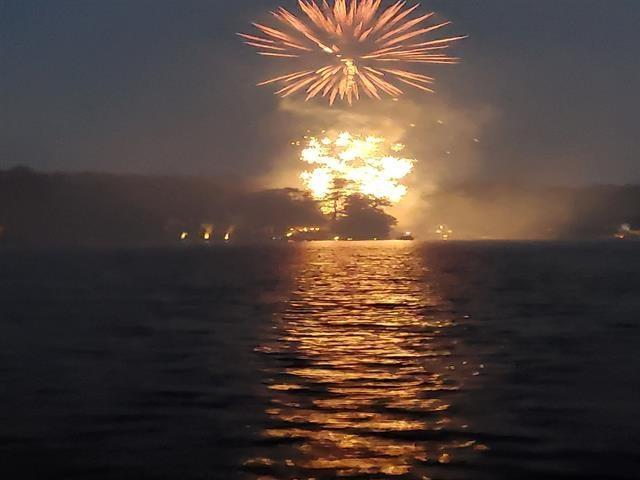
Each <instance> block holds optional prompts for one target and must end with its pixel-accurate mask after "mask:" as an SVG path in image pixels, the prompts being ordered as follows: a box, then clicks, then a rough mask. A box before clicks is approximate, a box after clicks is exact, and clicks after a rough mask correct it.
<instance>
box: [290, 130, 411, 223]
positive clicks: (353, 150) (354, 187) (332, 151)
mask: <svg viewBox="0 0 640 480" xmlns="http://www.w3.org/2000/svg"><path fill="white" fill-rule="evenodd" d="M403 148H404V146H403V145H400V144H394V145H389V144H388V143H387V142H386V140H385V139H384V138H381V137H375V136H369V137H362V136H357V135H351V134H350V133H346V132H345V133H341V134H340V135H338V136H337V137H336V138H330V137H324V138H322V139H319V138H316V137H312V138H310V139H309V142H308V145H307V147H306V148H305V149H304V150H303V151H302V160H303V161H304V162H305V163H307V164H309V165H311V166H312V167H313V169H312V170H308V171H305V172H303V173H302V175H301V178H302V181H303V182H304V184H305V186H306V187H307V188H308V189H309V190H310V191H311V193H312V195H313V197H314V198H315V199H316V200H319V201H321V202H322V204H323V210H324V211H325V213H330V212H335V210H336V202H342V201H344V200H345V199H346V198H347V197H349V196H351V195H362V196H365V197H368V198H370V199H372V200H375V201H378V202H380V203H392V204H393V203H398V202H399V201H400V200H401V199H402V198H403V197H404V196H405V195H406V194H407V187H406V186H404V185H402V183H401V182H402V180H403V179H404V178H405V177H406V176H407V175H409V173H411V171H412V170H413V165H414V163H415V161H414V160H411V159H407V158H399V157H396V156H393V155H392V154H390V153H389V151H392V152H394V153H398V152H400V151H402V150H403Z"/></svg>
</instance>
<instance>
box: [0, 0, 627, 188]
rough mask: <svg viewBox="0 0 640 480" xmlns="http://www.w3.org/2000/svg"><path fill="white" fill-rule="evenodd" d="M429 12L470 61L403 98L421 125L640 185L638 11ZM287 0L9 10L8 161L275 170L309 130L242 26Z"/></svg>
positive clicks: (579, 173) (470, 2)
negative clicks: (445, 120)
mask: <svg viewBox="0 0 640 480" xmlns="http://www.w3.org/2000/svg"><path fill="white" fill-rule="evenodd" d="M283 3H284V4H286V5H289V6H292V2H290V1H283ZM423 3H424V4H425V8H433V9H435V10H437V11H438V12H439V14H441V15H442V16H443V17H446V18H450V19H452V20H454V23H455V24H454V27H452V30H451V33H456V34H457V33H466V34H469V35H470V36H471V38H470V39H469V40H467V41H465V42H464V43H463V44H460V45H459V46H458V47H457V49H456V53H459V54H460V55H461V56H462V57H463V59H464V64H463V65H460V66H455V67H444V68H437V69H436V70H435V74H436V77H437V79H438V85H437V89H438V93H437V96H435V97H434V96H426V95H420V94H416V95H411V96H409V97H408V98H407V99H405V100H403V102H415V104H413V103H412V104H411V105H412V107H416V108H417V109H418V110H419V112H423V113H424V119H425V122H424V124H422V125H420V124H419V125H418V127H417V128H418V129H420V128H431V127H430V122H431V121H432V118H431V117H430V115H429V112H430V111H432V110H435V109H436V108H437V109H440V110H441V109H443V108H444V109H445V110H446V111H450V112H457V115H452V118H457V119H458V120H454V122H455V121H464V122H469V123H470V124H472V126H473V128H472V129H471V130H473V131H474V132H475V133H476V134H477V136H478V137H479V139H480V143H478V144H477V147H476V148H475V150H474V151H473V152H471V153H470V152H469V151H466V152H465V154H464V155H465V157H467V158H466V159H465V165H469V164H473V170H474V172H475V173H476V174H479V175H482V176H485V177H499V178H503V177H507V178H516V179H519V178H528V179H536V180H539V181H545V182H553V183H594V182H597V183H603V182H606V183H609V182H613V183H630V182H640V166H639V165H640V163H639V162H638V161H639V160H640V133H639V129H638V126H637V125H638V121H637V114H636V112H638V110H639V107H640V94H639V93H638V88H639V87H640V60H639V58H640V28H639V25H640V1H638V0H437V1H436V0H434V1H426V2H423ZM276 4H277V3H276V2H274V1H272V0H228V1H221V0H73V1H72V0H56V1H51V0H0V107H1V108H0V168H7V167H11V166H14V165H17V164H23V165H29V166H31V167H34V168H37V169H46V170H99V171H114V172H141V173H184V174H207V175H223V174H227V173H229V174H234V175H251V176H253V175H261V174H264V173H266V172H268V171H269V170H270V169H272V168H273V165H274V163H277V161H276V160H275V159H276V158H277V157H278V155H279V152H282V148H283V145H288V144H289V141H290V140H291V139H292V138H293V137H292V136H293V135H298V134H300V131H299V129H300V128H301V123H300V121H299V119H296V117H295V115H294V114H293V113H292V112H291V111H290V110H286V109H283V108H282V106H281V105H280V103H279V101H278V99H276V98H275V97H274V96H272V95H271V91H270V90H269V89H268V88H261V89H258V88H255V87H254V86H253V85H254V84H255V83H256V82H257V81H258V80H260V79H262V77H264V76H265V75H266V74H267V72H266V71H265V70H267V69H271V68H273V64H272V63H270V62H268V61H265V60H264V59H261V58H258V57H257V56H256V55H254V53H253V52H252V51H251V50H250V49H249V48H246V47H244V46H243V45H242V44H241V42H240V41H239V39H238V38H237V37H236V36H235V35H234V33H235V32H237V31H243V30H244V31H247V30H249V27H248V26H247V24H248V22H249V21H251V20H253V19H257V18H260V17H261V16H263V14H264V11H265V10H267V9H268V8H270V7H273V6H274V5H276ZM405 104H406V103H405ZM385 105H386V104H383V105H380V106H374V107H373V108H375V109H377V110H378V111H380V110H381V109H382V110H383V109H384V108H385ZM436 105H437V107H436ZM316 106H317V107H321V106H322V103H320V104H317V105H316ZM369 108H370V106H367V105H366V104H363V105H360V106H356V107H354V109H353V110H354V111H356V112H358V111H363V112H364V111H368V109H369ZM358 109H361V110H358ZM478 111H482V112H491V113H490V114H488V115H485V114H483V115H480V116H479V117H478V116H476V115H475V114H472V113H468V112H478ZM480 117H481V119H479V118H480ZM427 119H428V120H427ZM460 119H462V120H460ZM476 123H477V125H476ZM425 124H426V126H425ZM456 127H457V126H456V125H452V126H451V128H453V129H456ZM465 131H467V130H465ZM432 135H433V132H431V136H430V135H429V134H428V132H426V131H425V132H424V135H422V133H421V131H420V130H417V133H414V134H413V137H412V139H411V141H412V142H416V141H420V139H424V140H423V141H424V142H427V141H428V140H427V139H429V138H432ZM444 136H446V134H443V135H441V137H444ZM447 138H449V139H450V142H451V145H450V146H448V147H446V148H450V149H453V150H454V151H455V148H456V146H457V143H458V142H460V141H461V140H460V139H459V138H457V137H456V136H455V135H450V136H449V137H447ZM451 165H456V164H455V163H454V161H453V160H452V163H451Z"/></svg>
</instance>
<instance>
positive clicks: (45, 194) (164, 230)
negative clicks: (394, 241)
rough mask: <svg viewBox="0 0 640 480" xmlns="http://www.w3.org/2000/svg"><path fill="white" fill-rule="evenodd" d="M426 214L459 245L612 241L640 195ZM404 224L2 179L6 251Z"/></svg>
mask: <svg viewBox="0 0 640 480" xmlns="http://www.w3.org/2000/svg"><path fill="white" fill-rule="evenodd" d="M420 215H421V217H420V222H421V223H422V224H423V225H425V228H424V232H425V233H427V232H430V231H431V226H432V225H437V224H439V223H442V224H446V225H448V226H450V227H451V228H452V229H453V230H454V232H455V233H454V237H453V238H549V239H554V238H608V237H610V236H611V235H612V234H613V233H615V231H616V230H617V229H618V228H619V226H620V225H621V224H623V223H629V224H630V225H632V226H634V227H637V226H638V225H640V187H635V186H628V187H616V186H598V187H584V188H560V187H558V188H549V187H539V186H527V187H525V186H513V185H495V184H482V185H480V184H468V185H459V186H457V187H455V188H454V187H452V188H448V189H442V190H441V191H440V192H439V193H435V194H433V195H430V196H428V197H427V198H426V203H425V208H424V210H423V211H422V212H420ZM394 224H395V219H394V218H393V217H391V216H389V215H387V214H386V213H385V212H384V211H383V209H382V208H380V207H378V206H375V205H371V203H370V202H368V201H366V199H364V200H363V199H358V198H353V199H349V201H348V202H347V204H346V206H345V211H344V212H343V215H341V217H340V218H339V219H337V220H336V221H332V219H331V218H328V217H326V216H324V215H322V213H321V212H320V209H319V206H318V204H317V203H316V202H314V201H313V200H312V199H311V198H310V197H309V196H308V195H307V194H305V193H304V192H301V191H300V190H296V189H277V190H265V191H254V190H251V189H250V188H247V187H245V186H242V185H238V184H237V182H235V181H230V180H227V181H217V180H215V179H209V178H197V177H162V176H139V175H111V174H93V173H85V174H42V173H36V172H33V171H31V170H29V169H26V168H15V169H13V170H9V171H4V172H2V171H0V242H1V243H3V244H5V245H7V244H8V245H27V246H31V245H44V246H47V245H136V244H169V243H176V241H177V240H178V239H179V237H180V235H181V233H183V232H188V234H189V238H194V239H197V238H201V237H199V236H200V235H201V234H202V230H203V228H207V226H209V227H210V228H211V229H212V231H213V233H212V240H222V239H223V238H224V235H225V234H227V233H229V234H231V235H232V237H233V239H234V240H236V241H265V240H271V239H272V238H273V237H276V238H285V239H286V236H285V234H286V232H287V231H288V230H289V229H290V228H291V227H296V226H321V227H324V228H325V229H326V230H328V229H330V228H332V229H333V232H330V233H329V232H328V233H327V235H329V234H330V235H334V234H335V235H339V236H341V237H342V238H348V237H351V238H354V239H361V238H373V237H377V238H381V239H382V238H387V237H388V235H389V231H390V229H391V228H392V227H393V225H394ZM422 236H423V237H425V238H426V237H427V235H426V234H425V235H422Z"/></svg>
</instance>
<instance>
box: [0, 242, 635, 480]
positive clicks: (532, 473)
mask: <svg viewBox="0 0 640 480" xmlns="http://www.w3.org/2000/svg"><path fill="white" fill-rule="evenodd" d="M639 253H640V252H639V251H638V245H636V244H624V243H620V244H613V243H611V244H610V243H602V244H597V243H595V244H542V243H541V244H526V243H511V244H509V243H452V244H428V245H421V244H417V243H411V242H371V243H313V244H306V245H298V246H293V245H292V246H288V245H282V246H273V247H229V248H212V249H187V250H180V249H175V250H171V249H168V250H118V251H96V250H83V251H79V250H76V251H67V252H62V251H56V252H40V253H16V252H5V253H0V306H1V307H0V308H1V310H0V314H1V317H0V318H1V321H0V380H1V381H2V384H3V392H4V393H2V394H1V395H0V457H2V459H3V461H2V462H0V473H4V474H5V475H6V476H8V478H84V479H92V478H96V479H123V478H137V479H147V478H148V479H156V478H157V479H218V478H219V479H233V478H238V479H252V478H253V479H257V478H262V479H283V480H284V479H294V478H299V479H307V478H316V479H324V478H327V479H329V478H372V479H383V478H401V479H402V478H406V479H425V478H431V479H434V480H435V479H461V480H462V479H464V480H476V479H480V480H482V479H505V480H507V479H509V480H512V479H515V478H518V479H540V478H545V479H578V478H579V479H589V478H593V479H595V478H598V479H600V478H608V479H631V478H637V469H638V467H640V462H639V461H638V460H637V459H636V457H638V456H640V455H639V454H640V452H639V447H638V445H640V422H639V421H638V418H637V415H636V412H637V404H638V395H637V392H638V391H640V376H639V375H638V373H637V372H638V368H639V367H640V363H639V361H638V359H637V355H636V354H637V351H638V347H639V346H640V328H639V327H640V325H639V322H638V318H640V295H638V293H639V289H640V255H639Z"/></svg>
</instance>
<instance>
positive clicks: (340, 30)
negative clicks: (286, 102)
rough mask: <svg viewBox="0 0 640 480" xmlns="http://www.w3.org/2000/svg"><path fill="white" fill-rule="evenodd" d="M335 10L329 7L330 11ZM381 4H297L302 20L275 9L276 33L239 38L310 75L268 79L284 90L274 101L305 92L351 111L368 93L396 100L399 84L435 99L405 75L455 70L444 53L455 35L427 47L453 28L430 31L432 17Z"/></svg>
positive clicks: (424, 81) (352, 0) (355, 0)
mask: <svg viewBox="0 0 640 480" xmlns="http://www.w3.org/2000/svg"><path fill="white" fill-rule="evenodd" d="M330 3H332V4H330ZM381 3H382V0H333V1H332V2H330V1H327V0H322V1H320V0H298V6H299V8H300V10H301V14H298V16H296V15H294V14H292V13H290V12H289V11H288V10H286V9H285V8H282V7H280V8H278V9H277V10H276V11H274V12H271V14H272V15H273V16H274V17H275V18H276V19H277V20H278V21H279V22H280V24H281V25H282V26H280V27H279V28H273V27H269V26H267V25H263V24H260V23H254V24H253V25H254V27H255V28H256V29H257V30H258V32H259V33H258V34H257V35H249V34H244V33H240V34H238V35H240V36H241V37H242V38H244V40H245V43H246V44H247V45H250V46H252V47H254V48H256V49H257V51H258V54H260V55H263V56H267V57H276V58H281V59H286V60H294V59H301V61H303V62H304V63H305V64H306V65H308V66H309V68H305V69H303V70H300V71H295V72H292V73H290V74H287V75H283V76H279V77H276V78H272V79H269V80H266V81H265V82H262V83H260V84H259V85H268V84H272V83H279V84H280V85H281V88H280V89H279V90H278V91H277V92H276V94H277V95H280V96H282V97H288V96H290V95H293V94H294V93H296V92H299V91H300V90H304V91H305V93H306V100H310V99H312V98H315V97H317V96H319V95H321V96H322V97H325V98H328V100H329V103H330V104H332V105H333V103H334V102H335V101H336V99H337V98H340V99H341V100H346V101H348V102H349V104H352V103H353V101H354V100H358V99H359V98H360V94H361V93H362V92H363V93H364V94H365V95H367V96H368V97H371V98H377V99H380V98H381V96H380V95H381V94H383V93H384V94H387V95H389V96H391V97H398V96H399V95H402V94H403V93H404V92H403V90H402V89H401V88H399V86H398V85H399V84H404V85H409V86H411V87H414V88H417V89H419V90H422V91H426V92H433V90H432V89H431V84H432V83H433V78H432V77H429V76H427V75H423V74H420V73H415V72H411V71H410V70H408V68H409V66H408V65H410V64H455V63H458V60H459V59H458V58H457V57H453V56H450V55H448V54H447V53H446V50H447V49H448V48H449V47H450V46H451V44H452V43H454V42H456V41H457V40H461V39H463V38H466V37H464V36H454V37H447V38H439V39H434V40H428V39H426V38H425V36H426V35H428V34H430V33H432V32H434V31H436V30H439V29H441V28H444V27H446V26H448V25H449V24H450V23H451V22H441V23H436V24H432V25H429V24H428V23H426V22H427V21H429V20H430V19H432V18H433V16H434V13H433V12H432V13H427V14H424V15H419V16H414V12H415V11H416V10H417V8H418V7H419V4H418V5H414V6H408V5H407V2H406V1H404V0H398V1H397V2H395V3H394V4H392V5H391V6H389V7H388V8H386V9H383V8H381Z"/></svg>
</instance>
